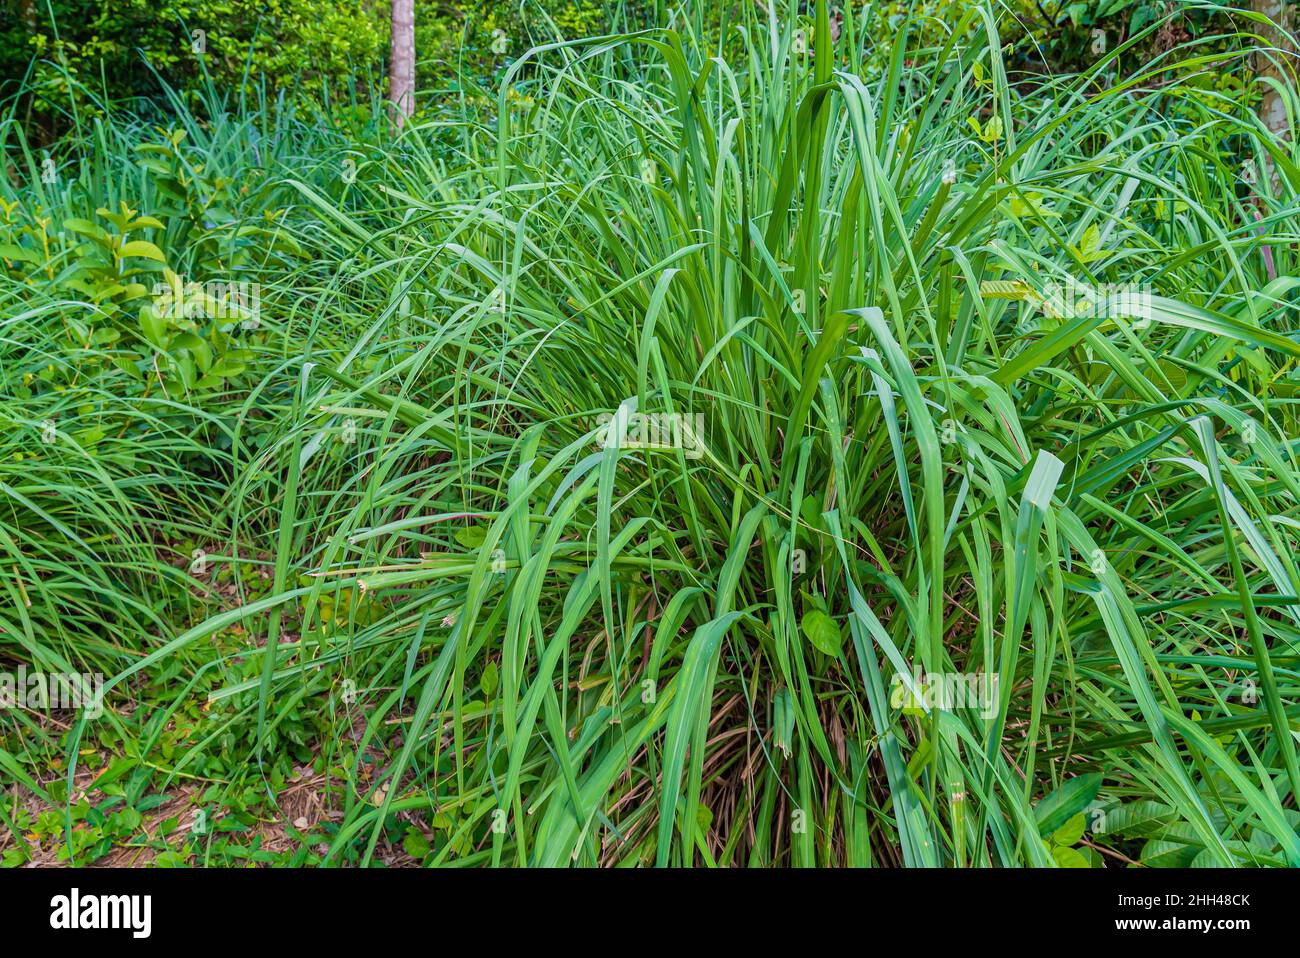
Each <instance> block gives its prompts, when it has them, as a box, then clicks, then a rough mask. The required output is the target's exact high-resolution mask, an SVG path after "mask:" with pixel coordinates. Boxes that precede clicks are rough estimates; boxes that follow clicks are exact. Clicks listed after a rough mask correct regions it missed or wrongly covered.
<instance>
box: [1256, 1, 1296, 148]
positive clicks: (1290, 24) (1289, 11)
mask: <svg viewBox="0 0 1300 958" xmlns="http://www.w3.org/2000/svg"><path fill="white" fill-rule="evenodd" d="M1253 6H1254V10H1255V12H1256V13H1262V14H1263V15H1264V16H1266V17H1268V18H1269V19H1270V20H1272V21H1273V23H1274V24H1275V25H1276V26H1273V27H1260V28H1258V31H1257V32H1258V33H1259V34H1260V35H1261V36H1262V37H1263V38H1264V40H1265V41H1266V42H1267V43H1268V46H1269V48H1270V51H1269V55H1268V56H1265V55H1264V54H1263V53H1257V54H1256V55H1255V72H1256V73H1257V74H1258V75H1259V76H1260V77H1271V78H1272V79H1274V80H1277V81H1278V82H1279V83H1281V84H1283V85H1284V86H1286V85H1289V84H1290V83H1291V82H1292V81H1291V77H1292V76H1294V74H1295V71H1296V70H1297V69H1300V61H1297V59H1296V48H1295V44H1294V43H1293V42H1292V40H1291V34H1292V33H1293V32H1294V31H1295V29H1296V27H1297V26H1300V24H1297V22H1296V16H1295V0H1254V3H1253ZM1278 61H1284V62H1282V63H1281V64H1279V62H1278ZM1285 61H1289V63H1287V62H1285ZM1287 66H1289V67H1290V69H1289V70H1288V69H1287ZM1263 90H1264V99H1263V102H1261V103H1260V105H1259V118H1260V119H1261V120H1263V121H1264V125H1265V126H1267V127H1268V128H1269V129H1270V130H1272V131H1273V132H1274V133H1276V134H1277V135H1278V136H1279V137H1280V136H1283V135H1285V134H1286V132H1287V123H1286V104H1285V103H1284V102H1283V101H1282V97H1281V95H1280V94H1279V93H1278V92H1277V90H1275V89H1273V88H1272V87H1271V86H1266V85H1265V86H1263Z"/></svg>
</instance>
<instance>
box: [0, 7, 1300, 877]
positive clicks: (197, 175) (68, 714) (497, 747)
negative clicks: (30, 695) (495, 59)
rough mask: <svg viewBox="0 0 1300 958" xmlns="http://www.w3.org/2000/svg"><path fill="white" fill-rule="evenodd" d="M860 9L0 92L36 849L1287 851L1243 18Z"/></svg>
mask: <svg viewBox="0 0 1300 958" xmlns="http://www.w3.org/2000/svg"><path fill="white" fill-rule="evenodd" d="M1211 12H1213V11H1211ZM733 14H734V15H733ZM1168 16H1173V14H1169V15H1168ZM867 17H868V13H867V12H864V13H863V14H862V15H861V16H860V17H859V16H857V15H853V14H852V12H850V15H848V16H845V15H843V14H842V13H841V12H840V11H838V10H837V9H832V5H830V4H828V3H826V2H825V0H821V2H817V3H814V4H811V5H809V6H807V7H804V6H802V5H798V4H786V3H779V2H778V3H772V4H756V5H738V6H737V7H736V8H735V9H734V11H729V12H728V14H727V16H725V17H724V18H723V20H724V22H723V23H722V24H720V25H715V24H714V23H713V21H712V20H711V19H710V18H708V17H706V10H705V6H704V5H698V6H697V5H694V4H685V5H683V6H681V7H678V8H672V9H671V10H667V11H664V12H663V15H662V16H660V17H659V19H658V20H657V25H656V26H653V27H651V28H649V29H645V30H637V31H634V32H628V33H616V34H607V35H601V36H596V37H584V38H580V39H564V38H563V36H562V35H561V34H557V35H556V39H554V40H553V41H552V42H549V43H543V44H541V45H539V46H537V47H534V48H532V49H530V50H528V51H527V52H526V53H525V52H524V51H522V50H519V51H515V54H517V56H513V57H511V58H510V59H509V60H508V62H506V63H504V64H503V68H502V71H501V82H500V85H499V88H498V90H497V91H495V92H494V96H495V106H494V107H493V108H491V109H487V110H484V109H482V108H481V107H480V106H476V107H475V108H474V109H472V110H469V109H467V110H466V111H465V113H463V114H457V113H455V112H454V111H441V112H439V113H438V114H437V115H434V116H430V117H425V118H423V119H420V118H417V120H416V121H414V122H410V123H408V124H407V125H406V126H405V127H404V128H403V130H402V132H401V134H400V136H398V135H395V133H394V132H393V130H392V129H391V128H390V124H389V123H388V122H387V119H386V117H385V113H384V110H383V108H382V105H381V104H380V102H379V100H378V97H377V96H375V97H369V96H364V95H361V94H356V95H355V96H354V97H353V99H352V100H351V102H349V103H347V104H345V105H342V106H337V105H336V108H335V107H326V108H321V107H320V105H319V104H313V106H312V108H311V109H309V110H302V111H300V110H296V109H295V108H294V106H293V103H292V102H290V101H287V100H285V99H283V98H278V99H277V98H276V97H274V96H272V95H269V94H268V95H265V96H260V97H259V96H257V95H247V94H246V93H243V92H241V95H239V96H234V95H227V94H223V93H222V92H221V91H220V90H219V89H218V88H217V87H215V86H212V85H208V86H207V87H206V88H205V91H204V93H203V96H201V97H195V96H194V95H192V94H187V95H184V96H182V95H180V94H174V95H173V96H172V98H171V100H170V101H169V103H168V104H167V109H166V110H165V111H162V112H161V116H162V121H161V122H160V121H159V115H160V114H159V113H158V111H154V112H152V113H150V114H149V115H147V116H143V115H138V114H133V113H131V112H130V111H126V110H117V109H112V108H105V109H102V110H96V111H95V112H94V114H93V115H91V116H89V117H88V118H87V119H86V121H85V122H84V124H83V123H81V122H79V121H77V116H78V114H74V117H73V119H74V122H73V123H72V127H73V129H72V132H71V133H70V134H69V136H68V137H67V138H66V140H65V141H61V142H59V143H56V144H53V146H52V148H51V149H50V150H49V152H48V154H45V153H42V152H41V151H40V150H39V149H37V148H36V147H34V146H33V145H32V144H31V143H30V142H29V139H28V137H27V135H26V133H25V132H24V128H23V126H22V124H21V117H19V116H17V115H16V114H15V113H13V112H12V111H11V113H10V115H9V117H8V119H7V120H6V121H5V122H4V125H3V127H0V140H2V141H3V143H4V150H5V157H6V164H7V165H6V168H5V170H4V173H3V181H0V201H3V210H2V211H0V212H2V214H3V221H2V222H0V257H2V259H0V267H3V272H4V282H3V284H2V285H0V317H2V318H0V397H2V398H0V415H2V416H3V419H4V428H3V429H2V430H0V496H2V497H3V499H2V500H0V594H2V595H3V599H2V600H0V658H2V659H3V661H4V663H5V668H6V669H9V670H10V671H16V670H17V669H18V668H19V667H20V666H22V667H23V668H26V669H30V670H44V671H46V672H50V673H68V672H73V673H92V674H93V673H98V674H101V675H102V676H103V677H104V685H103V699H102V711H100V713H99V714H91V713H92V711H93V710H87V709H85V708H82V709H59V708H52V707H49V706H48V704H47V705H46V706H45V707H42V706H41V705H40V704H39V703H37V704H35V705H33V704H32V703H30V702H28V703H25V705H24V707H17V708H10V709H7V710H6V711H5V712H4V713H3V716H0V721H3V723H4V724H3V725H2V726H0V775H3V776H4V781H6V782H7V791H6V794H5V796H4V801H3V802H2V803H0V829H2V831H0V835H3V838H2V839H0V841H2V842H3V844H2V845H0V851H2V852H3V855H4V861H5V863H6V864H9V865H24V864H32V863H42V864H43V863H50V862H57V861H64V862H74V863H89V862H101V863H104V862H107V863H113V864H126V863H153V864H158V865H178V864H186V863H191V864H234V863H245V862H251V863H269V864H311V865H352V864H356V865H372V864H412V863H418V864H422V865H426V866H436V865H455V866H473V865H505V866H522V865H537V866H559V865H570V864H572V865H580V866H596V865H600V866H637V865H660V866H664V865H706V866H722V867H726V866H819V865H822V866H825V865H854V866H900V865H906V866H925V865H941V866H957V867H989V866H993V867H1011V866H1021V865H1029V866H1062V867H1097V868H1101V867H1111V868H1118V867H1168V866H1204V865H1210V866H1237V865H1243V866H1289V865H1296V864H1300V835H1298V834H1297V830H1296V828H1297V823H1298V822H1300V813H1297V810H1296V786H1297V784H1298V780H1300V762H1298V760H1297V741H1296V737H1297V736H1296V733H1297V731H1300V724H1297V723H1298V721H1300V674H1298V673H1297V653H1296V645H1295V643H1296V641H1297V638H1300V631H1298V627H1300V569H1297V566H1296V562H1295V558H1294V553H1295V546H1296V539H1297V533H1298V530H1300V503H1298V501H1297V496H1300V464H1298V463H1297V456H1296V433H1297V416H1296V409H1295V403H1294V400H1295V390H1296V385H1297V358H1300V341H1298V340H1297V338H1296V335H1295V329H1296V323H1295V304H1296V296H1297V293H1296V287H1297V281H1296V279H1295V273H1296V269H1295V265H1296V243H1297V240H1298V239H1300V237H1298V236H1297V227H1298V226H1300V211H1298V210H1297V200H1296V196H1297V189H1300V168H1297V166H1296V157H1295V152H1294V146H1293V143H1294V138H1293V137H1292V136H1290V134H1289V132H1284V135H1281V136H1279V135H1278V134H1277V133H1275V132H1273V131H1270V130H1269V129H1267V128H1266V126H1265V125H1264V124H1263V122H1262V121H1261V120H1260V119H1259V118H1258V117H1257V115H1256V113H1255V111H1254V109H1253V101H1252V100H1251V98H1250V96H1248V95H1246V94H1245V93H1244V92H1243V91H1245V90H1247V89H1249V88H1251V85H1252V82H1253V81H1252V76H1253V74H1252V72H1251V65H1250V63H1249V61H1248V54H1249V53H1250V52H1251V51H1252V50H1253V49H1255V48H1256V47H1258V46H1259V42H1260V41H1258V39H1257V35H1256V33H1255V32H1253V31H1257V30H1262V29H1264V27H1265V25H1264V24H1263V23H1262V22H1260V21H1258V20H1253V19H1251V17H1250V15H1249V14H1248V13H1246V12H1241V13H1238V14H1236V15H1235V18H1234V19H1233V20H1232V22H1233V23H1234V24H1236V26H1234V27H1233V31H1234V32H1233V33H1231V34H1228V35H1218V36H1215V37H1213V38H1210V39H1209V40H1203V39H1201V38H1193V39H1188V40H1187V41H1186V42H1182V43H1178V44H1175V45H1173V46H1171V47H1169V48H1168V49H1167V50H1165V51H1164V52H1163V53H1160V54H1158V55H1155V56H1153V57H1151V58H1150V59H1147V60H1144V61H1140V62H1137V61H1135V58H1134V57H1133V56H1131V55H1130V54H1131V52H1132V51H1133V50H1136V49H1142V50H1144V51H1145V50H1148V49H1150V42H1151V39H1152V36H1153V35H1154V34H1155V33H1156V32H1157V31H1159V30H1161V29H1162V27H1164V26H1166V25H1167V22H1168V20H1167V18H1161V17H1157V18H1156V19H1154V20H1152V21H1150V22H1149V23H1146V24H1145V25H1143V26H1142V27H1141V28H1139V29H1136V30H1135V31H1134V32H1133V34H1132V36H1130V37H1128V39H1126V40H1125V41H1124V42H1123V43H1120V44H1118V45H1114V46H1111V47H1110V48H1109V49H1105V50H1102V51H1100V52H1098V53H1097V54H1096V57H1095V59H1094V60H1093V62H1092V63H1091V65H1090V66H1089V67H1088V68H1087V69H1086V70H1085V71H1084V72H1082V73H1079V74H1073V73H1071V74H1066V75H1060V76H1051V75H1036V76H1034V77H1027V76H1023V75H1020V74H1017V73H1015V72H1011V73H1009V72H1008V68H1007V65H1006V62H1005V61H1004V58H1003V48H1004V39H1003V37H1004V30H1005V29H1008V26H1007V17H1006V12H1005V11H1004V10H1001V9H1000V8H997V7H994V6H991V5H983V4H969V5H963V6H962V9H961V11H960V14H959V16H956V17H954V19H953V20H952V21H950V22H947V23H945V24H943V29H941V30H938V31H936V30H935V26H934V24H933V23H931V22H928V21H927V22H926V23H924V24H923V23H921V22H920V21H919V20H918V21H917V22H916V23H912V22H910V21H909V20H907V19H906V18H904V20H903V22H902V24H901V27H900V29H898V30H897V31H895V32H894V33H892V34H891V35H890V38H889V40H888V45H887V46H885V47H883V48H882V47H881V41H880V40H879V39H878V37H877V36H876V35H874V34H873V33H871V32H870V31H868V30H865V29H864V26H865V25H866V23H867V22H868V20H867ZM914 34H915V35H914ZM917 36H920V37H922V38H923V40H922V41H921V42H917V41H916V37H917ZM868 63H872V64H876V63H883V64H885V67H884V68H883V69H875V68H873V69H871V70H867V69H866V68H865V65H866V64H868ZM1225 76H1227V77H1231V78H1233V82H1232V83H1227V84H1225V83H1224V82H1223V81H1222V78H1223V77H1225ZM1279 92H1280V93H1281V94H1282V95H1283V96H1284V97H1285V100H1286V102H1287V103H1288V104H1289V105H1290V114H1289V115H1290V116H1291V117H1294V116H1296V115H1297V114H1296V109H1297V107H1298V106H1300V104H1297V101H1296V96H1295V87H1294V84H1291V85H1289V86H1287V85H1285V84H1284V85H1282V86H1281V88H1280V90H1279ZM241 284H242V285H241Z"/></svg>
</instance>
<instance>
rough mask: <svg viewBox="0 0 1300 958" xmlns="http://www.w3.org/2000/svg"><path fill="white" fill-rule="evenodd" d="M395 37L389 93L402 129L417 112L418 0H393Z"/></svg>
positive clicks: (394, 112)
mask: <svg viewBox="0 0 1300 958" xmlns="http://www.w3.org/2000/svg"><path fill="white" fill-rule="evenodd" d="M392 2H393V19H392V25H393V30H392V33H393V40H392V48H391V53H390V55H389V67H388V97H389V99H390V100H392V101H393V122H394V123H396V124H397V128H398V129H399V130H400V129H401V128H402V124H403V123H405V122H406V119H407V117H409V116H411V115H412V114H414V113H415V0H392Z"/></svg>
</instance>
